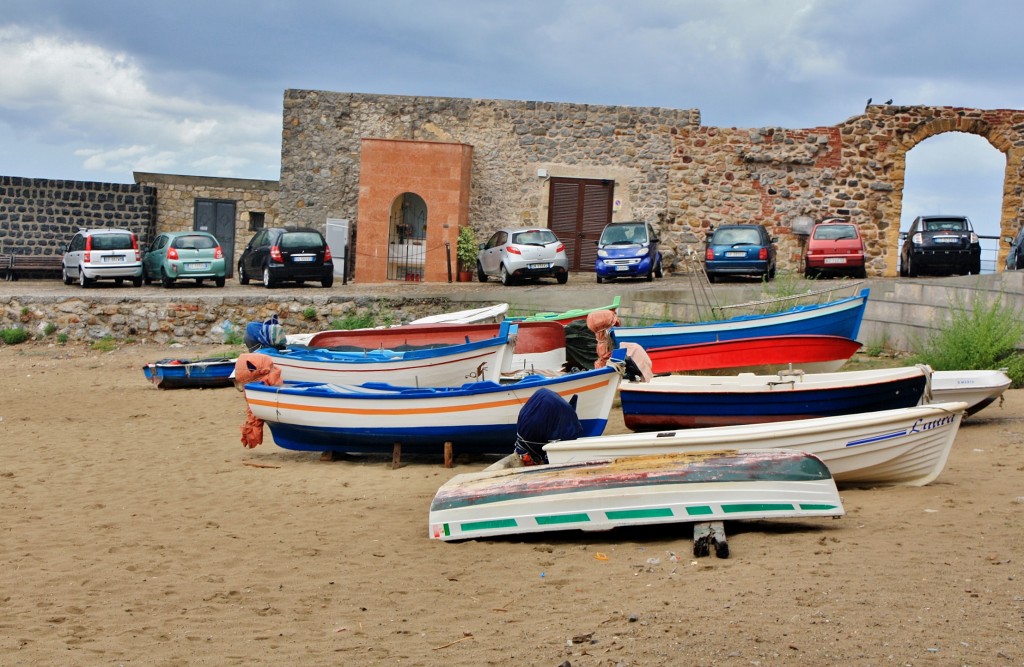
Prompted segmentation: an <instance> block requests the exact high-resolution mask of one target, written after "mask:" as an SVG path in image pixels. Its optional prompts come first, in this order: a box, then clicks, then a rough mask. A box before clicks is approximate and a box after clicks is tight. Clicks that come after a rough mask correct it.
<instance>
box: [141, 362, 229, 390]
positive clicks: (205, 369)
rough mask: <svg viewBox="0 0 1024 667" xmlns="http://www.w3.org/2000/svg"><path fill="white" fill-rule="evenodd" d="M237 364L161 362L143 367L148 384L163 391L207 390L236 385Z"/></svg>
mask: <svg viewBox="0 0 1024 667" xmlns="http://www.w3.org/2000/svg"><path fill="white" fill-rule="evenodd" d="M235 361H237V359H228V358H226V357H218V358H211V359H161V360H159V361H154V362H153V363H149V364H146V365H145V366H143V367H142V372H143V374H144V375H145V376H146V380H148V381H149V382H152V383H153V385H155V386H156V387H159V388H160V389H208V388H212V387H230V386H232V385H234V382H235V379H234V376H235Z"/></svg>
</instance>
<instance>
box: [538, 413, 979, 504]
mask: <svg viewBox="0 0 1024 667" xmlns="http://www.w3.org/2000/svg"><path fill="white" fill-rule="evenodd" d="M966 408H967V404H966V403H962V402H956V403H932V404H928V405H922V406H916V407H913V408H903V409H899V410H883V411H881V412H871V413H859V414H854V415H844V416H840V417H819V418H816V419H804V420H794V421H785V422H774V423H771V424H745V425H741V426H720V427H716V428H705V429H686V430H675V431H657V432H650V433H631V434H624V435H609V436H602V437H591V438H579V439H577V440H569V441H565V442H552V443H549V444H547V445H545V446H544V450H545V451H546V452H547V454H548V460H549V461H551V462H552V463H571V462H574V461H588V460H602V459H610V458H617V457H620V456H639V455H647V454H669V453H683V452H693V451H700V450H706V449H716V448H717V449H739V450H744V449H760V448H769V449H777V448H781V449H797V450H800V451H806V452H809V453H811V454H814V455H815V456H817V457H818V458H820V459H821V460H822V461H824V462H825V465H827V466H828V468H829V470H831V471H832V477H833V478H835V480H836V482H841V483H846V484H858V485H871V486H874V485H906V486H922V485H925V484H928V483H929V482H931V481H933V480H934V479H935V478H936V477H938V475H939V473H941V472H942V469H943V467H944V466H945V464H946V459H947V458H948V457H949V452H950V449H951V448H952V447H953V441H954V439H955V437H956V433H957V430H958V429H959V427H960V422H961V420H962V419H963V415H964V410H965V409H966Z"/></svg>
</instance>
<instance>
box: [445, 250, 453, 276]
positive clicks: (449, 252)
mask: <svg viewBox="0 0 1024 667" xmlns="http://www.w3.org/2000/svg"><path fill="white" fill-rule="evenodd" d="M444 254H445V258H446V259H445V261H447V263H448V282H451V281H452V244H451V241H445V242H444Z"/></svg>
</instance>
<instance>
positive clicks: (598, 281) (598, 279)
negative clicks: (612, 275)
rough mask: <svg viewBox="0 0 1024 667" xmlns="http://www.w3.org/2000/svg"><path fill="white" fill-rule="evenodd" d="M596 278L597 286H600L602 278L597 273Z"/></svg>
mask: <svg viewBox="0 0 1024 667" xmlns="http://www.w3.org/2000/svg"><path fill="white" fill-rule="evenodd" d="M596 277H597V284H598V285H600V284H601V283H603V282H604V278H602V277H601V274H600V273H598V274H597V276H596Z"/></svg>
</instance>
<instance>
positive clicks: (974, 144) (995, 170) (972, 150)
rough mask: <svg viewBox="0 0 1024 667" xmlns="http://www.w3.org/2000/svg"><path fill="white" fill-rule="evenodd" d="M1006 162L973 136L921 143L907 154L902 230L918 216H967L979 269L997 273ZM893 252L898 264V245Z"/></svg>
mask: <svg viewBox="0 0 1024 667" xmlns="http://www.w3.org/2000/svg"><path fill="white" fill-rule="evenodd" d="M1006 166H1007V158H1006V155H1005V154H1004V153H1002V152H1001V151H1000V150H999V149H997V148H996V147H995V146H993V145H992V144H991V143H990V142H989V141H988V140H987V139H986V138H985V137H983V136H979V135H977V134H969V133H965V132H956V131H953V132H943V133H941V134H936V135H934V136H931V137H928V138H926V139H924V140H923V141H920V142H919V143H917V144H916V145H915V146H914V147H913V148H911V149H910V150H909V151H907V153H906V171H905V176H904V181H903V200H902V209H901V211H900V230H901V231H902V232H905V231H907V230H908V229H909V228H910V225H911V223H912V222H913V221H914V218H916V217H917V216H919V215H965V216H967V217H968V218H970V220H971V222H972V224H973V227H974V231H975V232H976V233H977V234H978V235H979V236H980V237H981V260H982V261H981V272H982V273H993V272H995V271H997V270H998V263H997V257H998V254H999V235H1000V223H1001V216H1002V209H1003V193H1004V190H1005V185H1004V181H1005V172H1006ZM900 243H902V240H901V241H900ZM895 252H896V256H897V262H899V261H900V247H899V246H897V248H896V249H895Z"/></svg>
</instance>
